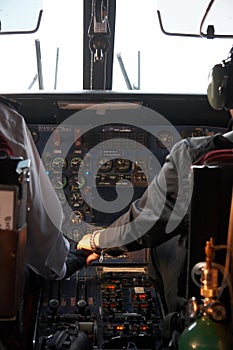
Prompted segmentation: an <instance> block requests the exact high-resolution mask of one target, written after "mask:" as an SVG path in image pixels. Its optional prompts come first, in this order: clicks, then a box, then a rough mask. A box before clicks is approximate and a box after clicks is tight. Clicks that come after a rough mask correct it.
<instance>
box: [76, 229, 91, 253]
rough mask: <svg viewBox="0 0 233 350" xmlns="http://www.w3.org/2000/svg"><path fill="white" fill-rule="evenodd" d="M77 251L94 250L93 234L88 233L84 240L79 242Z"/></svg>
mask: <svg viewBox="0 0 233 350" xmlns="http://www.w3.org/2000/svg"><path fill="white" fill-rule="evenodd" d="M77 249H85V250H92V248H91V233H87V234H86V235H85V236H83V238H82V239H81V240H80V241H79V242H78V244H77Z"/></svg>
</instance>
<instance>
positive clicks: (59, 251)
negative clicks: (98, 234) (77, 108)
mask: <svg viewBox="0 0 233 350" xmlns="http://www.w3.org/2000/svg"><path fill="white" fill-rule="evenodd" d="M18 107H19V105H18V103H17V102H16V101H13V100H10V99H8V98H5V97H4V96H1V97H0V124H1V129H0V141H1V142H0V146H1V147H0V155H1V156H4V155H7V156H12V155H14V156H17V157H23V159H30V160H31V166H30V181H29V207H30V208H29V210H28V211H27V231H28V240H27V250H26V264H27V265H28V266H29V267H30V268H31V270H33V271H34V272H36V274H38V275H39V276H42V277H44V278H46V279H57V280H61V279H64V278H67V277H68V276H70V275H72V274H73V273H74V272H75V271H76V270H79V269H81V268H82V267H83V266H84V265H85V259H86V256H85V253H84V251H82V250H77V249H76V244H74V242H69V241H68V240H66V239H65V238H64V236H63V235H62V233H61V225H62V216H63V213H62V208H61V205H60V202H59V200H58V198H57V195H56V193H55V191H54V189H53V187H52V185H51V182H50V180H49V178H48V175H47V174H46V172H45V169H44V168H43V165H42V164H41V163H42V162H41V159H40V156H39V154H38V152H37V149H36V147H35V144H34V142H33V140H32V137H31V133H30V131H29V129H28V127H27V125H26V123H25V120H24V118H23V117H22V116H21V115H20V114H19V113H18V111H17V109H18ZM39 174H40V177H39ZM41 187H42V189H43V192H44V193H46V205H47V207H46V208H50V209H49V212H48V209H45V207H44V204H43V198H42V193H41Z"/></svg>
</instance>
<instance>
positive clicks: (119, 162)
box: [116, 158, 130, 171]
mask: <svg viewBox="0 0 233 350" xmlns="http://www.w3.org/2000/svg"><path fill="white" fill-rule="evenodd" d="M116 168H117V169H118V170H119V171H127V170H129V168H130V161H129V160H128V159H124V158H117V159H116Z"/></svg>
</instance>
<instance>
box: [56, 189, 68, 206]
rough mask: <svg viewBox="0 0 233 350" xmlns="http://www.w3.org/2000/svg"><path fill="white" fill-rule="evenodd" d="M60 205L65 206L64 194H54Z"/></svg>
mask: <svg viewBox="0 0 233 350" xmlns="http://www.w3.org/2000/svg"><path fill="white" fill-rule="evenodd" d="M56 193H57V196H58V199H59V201H60V203H61V205H65V204H66V202H67V200H66V196H65V194H64V192H56Z"/></svg>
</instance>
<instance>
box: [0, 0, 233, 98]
mask: <svg viewBox="0 0 233 350" xmlns="http://www.w3.org/2000/svg"><path fill="white" fill-rule="evenodd" d="M1 1H3V0H1ZM5 1H7V0H5ZM24 1H26V0H24ZM35 1H36V0H35ZM110 1H111V0H110ZM182 1H183V0H182ZM229 1H230V0H221V2H222V3H224V4H226V5H227V6H229ZM193 2H194V3H195V4H197V3H202V5H203V3H204V7H205V6H207V4H208V3H209V1H207V0H205V1H203V0H186V1H185V3H186V4H188V6H187V7H186V8H185V9H186V11H187V15H188V14H189V15H190V12H192V16H191V18H194V17H195V16H194V15H193V14H194V12H193V10H192V7H190V6H191V4H192V3H193ZM43 3H44V12H43V17H42V22H41V28H40V30H39V31H38V32H37V33H36V34H34V35H17V36H12V35H11V36H6V35H3V36H0V45H1V46H0V47H1V56H0V76H1V79H0V89H1V91H2V92H8V91H9V92H24V91H27V89H28V87H29V85H30V83H31V82H32V80H33V77H34V76H35V74H36V73H37V67H36V50H35V39H39V40H40V44H41V55H42V68H43V80H44V88H45V91H52V90H53V87H54V79H55V62H56V50H57V48H58V47H59V66H58V83H57V90H58V91H64V92H66V91H74V92H76V91H77V92H78V91H81V90H82V84H83V83H82V79H83V74H82V65H83V57H82V56H83V52H82V38H83V33H82V21H83V13H82V3H83V0H44V1H43ZM161 3H162V4H163V5H164V4H165V5H167V3H169V7H168V9H169V11H167V12H165V10H166V9H164V8H163V7H161V6H160V5H161ZM174 3H175V2H174V1H172V0H163V1H162V2H161V1H158V4H159V9H161V12H162V14H164V16H165V15H166V16H170V17H171V15H172V17H171V18H174V19H175V23H176V28H177V27H178V30H182V29H183V27H184V21H183V22H182V20H180V19H179V18H178V14H180V13H184V8H183V12H182V10H181V7H180V6H181V5H180V3H181V0H177V1H176V5H177V6H176V7H174ZM216 3H217V2H216ZM172 4H173V7H172ZM205 4H206V5H205ZM231 5H232V12H229V11H228V13H232V14H233V2H231ZM190 9H191V10H190ZM217 10H218V13H219V9H218V8H217ZM156 11H157V4H156V1H155V0H140V1H139V0H117V17H116V24H117V25H116V33H115V58H114V72H113V90H114V91H125V90H127V87H126V84H125V81H124V79H123V76H122V73H121V71H120V68H119V64H118V62H117V59H116V54H117V53H121V56H122V59H123V61H124V64H125V67H126V69H127V72H128V75H129V78H130V81H131V83H132V84H135V85H137V79H138V78H137V75H138V72H137V52H138V51H140V52H141V90H142V91H149V92H168V93H179V92H181V93H205V92H206V88H207V81H208V73H209V71H210V69H211V68H212V66H213V65H214V64H216V63H219V62H221V60H223V59H225V58H226V57H227V55H228V52H229V50H230V48H231V46H232V42H233V40H232V39H230V40H226V39H223V40H219V39H214V40H207V39H203V38H202V39H199V38H183V37H182V38H179V37H174V36H172V37H171V36H165V35H164V34H162V33H161V31H160V28H159V24H158V18H157V12H156ZM177 13H178V14H177ZM185 13H186V12H185ZM166 16H165V17H164V18H165V19H166ZM201 17H202V16H201ZM189 18H190V16H189ZM228 22H229V23H232V32H233V21H232V18H231V16H228V18H227V23H228ZM164 23H165V25H166V26H168V23H170V22H166V20H165V21H164ZM197 23H198V24H199V18H198V20H197ZM224 23H225V22H224ZM166 28H168V31H171V30H172V29H171V28H170V27H166ZM176 28H175V29H176ZM189 29H190V28H189ZM32 90H33V91H36V90H38V82H36V83H35V84H34V86H33V88H32Z"/></svg>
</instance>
